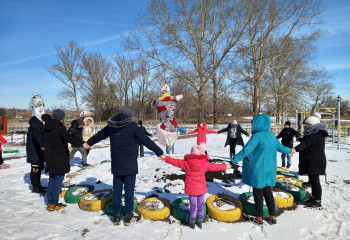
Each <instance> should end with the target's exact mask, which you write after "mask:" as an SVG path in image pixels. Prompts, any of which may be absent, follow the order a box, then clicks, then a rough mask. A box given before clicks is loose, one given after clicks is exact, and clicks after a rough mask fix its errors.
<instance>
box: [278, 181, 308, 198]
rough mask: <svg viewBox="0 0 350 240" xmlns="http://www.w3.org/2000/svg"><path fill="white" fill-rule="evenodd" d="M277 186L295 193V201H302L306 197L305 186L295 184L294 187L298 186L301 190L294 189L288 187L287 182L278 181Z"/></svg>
mask: <svg viewBox="0 0 350 240" xmlns="http://www.w3.org/2000/svg"><path fill="white" fill-rule="evenodd" d="M275 187H276V188H279V189H282V190H284V191H286V192H288V193H290V194H292V195H293V197H294V199H295V201H301V200H303V199H305V198H306V190H305V188H303V187H300V186H298V185H293V187H296V188H298V189H299V191H293V190H291V189H289V188H288V187H287V184H286V183H285V182H276V186H275Z"/></svg>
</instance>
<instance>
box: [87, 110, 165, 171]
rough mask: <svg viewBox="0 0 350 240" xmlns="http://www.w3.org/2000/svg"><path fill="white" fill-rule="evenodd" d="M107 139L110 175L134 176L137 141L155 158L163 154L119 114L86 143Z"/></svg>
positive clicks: (139, 130)
mask: <svg viewBox="0 0 350 240" xmlns="http://www.w3.org/2000/svg"><path fill="white" fill-rule="evenodd" d="M107 137H109V138H110V143H111V159H112V173H113V174H116V175H134V174H137V173H138V165H137V157H138V149H137V140H138V141H140V142H141V143H142V144H143V145H145V146H146V147H147V148H148V149H150V150H151V151H153V152H155V153H156V154H157V156H160V155H162V154H163V151H162V149H161V148H159V147H158V146H157V145H156V144H155V143H154V142H153V141H152V140H151V139H150V138H149V137H147V136H146V135H145V134H144V133H143V132H142V131H141V129H140V128H139V127H138V126H137V124H136V122H133V120H132V118H131V117H129V116H128V115H126V114H124V113H119V114H117V115H116V116H115V117H113V118H112V119H110V120H109V121H108V125H107V126H106V127H104V128H103V129H102V130H101V131H99V132H98V133H97V134H96V135H94V136H93V137H92V138H90V139H89V140H88V141H87V144H89V145H90V146H92V145H94V144H95V143H97V142H99V141H101V140H103V139H105V138H107Z"/></svg>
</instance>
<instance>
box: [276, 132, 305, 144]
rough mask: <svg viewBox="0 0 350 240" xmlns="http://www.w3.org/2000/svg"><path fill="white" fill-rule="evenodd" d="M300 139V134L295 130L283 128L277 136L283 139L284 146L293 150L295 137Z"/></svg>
mask: <svg viewBox="0 0 350 240" xmlns="http://www.w3.org/2000/svg"><path fill="white" fill-rule="evenodd" d="M294 136H295V137H299V132H298V131H296V130H294V129H293V128H283V129H282V131H281V132H280V133H279V134H278V135H277V137H276V138H277V139H280V138H282V144H283V146H286V147H289V148H292V147H293V137H294Z"/></svg>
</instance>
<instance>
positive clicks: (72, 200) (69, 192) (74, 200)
mask: <svg viewBox="0 0 350 240" xmlns="http://www.w3.org/2000/svg"><path fill="white" fill-rule="evenodd" d="M83 187H87V188H88V189H89V190H88V192H92V191H94V188H95V187H94V186H92V185H76V186H73V187H71V188H69V189H68V190H67V192H66V194H65V195H64V200H65V201H66V203H79V201H80V199H81V198H82V197H83V196H84V195H85V194H81V195H78V196H73V194H72V193H73V192H74V191H75V190H76V189H78V188H83Z"/></svg>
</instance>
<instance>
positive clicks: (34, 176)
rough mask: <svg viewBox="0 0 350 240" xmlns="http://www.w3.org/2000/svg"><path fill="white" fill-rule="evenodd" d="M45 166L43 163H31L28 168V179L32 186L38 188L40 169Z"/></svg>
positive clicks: (39, 184)
mask: <svg viewBox="0 0 350 240" xmlns="http://www.w3.org/2000/svg"><path fill="white" fill-rule="evenodd" d="M44 168H45V164H44V163H35V164H33V163H31V169H30V181H31V183H32V185H33V188H38V187H40V186H41V183H40V177H41V171H42V170H43V169H44Z"/></svg>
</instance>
